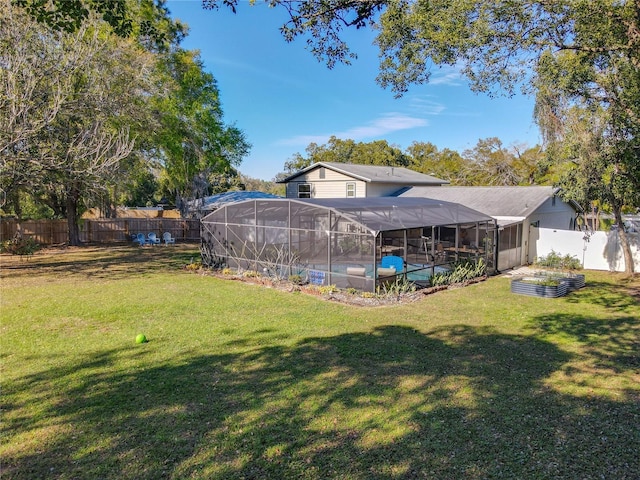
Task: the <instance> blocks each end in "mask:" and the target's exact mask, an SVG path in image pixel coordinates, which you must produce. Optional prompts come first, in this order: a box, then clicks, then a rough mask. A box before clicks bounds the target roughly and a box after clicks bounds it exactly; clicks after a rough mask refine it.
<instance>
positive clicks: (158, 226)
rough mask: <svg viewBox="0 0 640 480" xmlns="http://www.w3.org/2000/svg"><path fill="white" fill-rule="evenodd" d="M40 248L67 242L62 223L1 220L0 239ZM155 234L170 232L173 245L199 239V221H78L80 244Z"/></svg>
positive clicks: (120, 219)
mask: <svg viewBox="0 0 640 480" xmlns="http://www.w3.org/2000/svg"><path fill="white" fill-rule="evenodd" d="M18 231H19V232H20V234H21V235H22V237H23V238H31V239H33V240H34V241H35V242H37V243H39V244H41V245H55V244H61V243H66V242H68V240H69V233H68V229H67V221H66V220H25V221H21V222H18V221H16V220H3V221H2V228H1V229H0V234H1V236H0V240H1V241H5V240H10V239H12V238H13V237H14V236H15V235H16V233H17V232H18ZM149 232H155V234H156V235H158V236H159V237H160V238H162V234H163V233H164V232H169V233H171V236H172V237H174V238H175V239H176V241H177V242H180V241H183V242H197V241H199V240H200V220H197V219H181V218H103V219H86V220H81V221H80V241H82V242H84V243H126V242H131V241H132V235H136V234H137V233H143V234H144V235H145V236H146V235H147V234H148V233H149Z"/></svg>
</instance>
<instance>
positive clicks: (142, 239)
mask: <svg viewBox="0 0 640 480" xmlns="http://www.w3.org/2000/svg"><path fill="white" fill-rule="evenodd" d="M133 241H134V242H135V243H138V244H139V245H140V246H141V247H144V246H145V245H146V244H147V237H145V236H144V233H139V234H137V235H136V236H135V237H134V239H133Z"/></svg>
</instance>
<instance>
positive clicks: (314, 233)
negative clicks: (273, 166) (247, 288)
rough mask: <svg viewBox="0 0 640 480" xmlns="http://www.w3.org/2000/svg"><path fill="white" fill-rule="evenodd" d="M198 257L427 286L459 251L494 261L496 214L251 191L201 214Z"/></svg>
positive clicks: (442, 205)
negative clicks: (253, 195)
mask: <svg viewBox="0 0 640 480" xmlns="http://www.w3.org/2000/svg"><path fill="white" fill-rule="evenodd" d="M201 229H202V231H201V238H202V243H201V252H202V260H203V264H205V265H207V266H210V267H229V268H235V269H239V270H251V271H256V272H258V273H260V274H262V275H269V276H275V277H279V278H283V279H287V278H290V277H291V276H294V275H297V276H299V277H300V278H301V279H303V280H307V281H309V282H311V283H313V284H317V285H335V286H336V287H339V288H349V287H353V288H356V289H358V290H362V291H371V292H373V291H376V288H377V287H378V286H380V285H382V284H388V283H389V282H393V281H395V280H396V279H406V280H409V281H411V282H415V283H416V284H418V285H421V286H426V285H428V284H429V278H430V277H431V276H432V275H434V274H435V273H436V272H440V271H445V270H447V269H449V268H450V267H451V265H452V264H453V263H454V262H456V261H458V260H462V259H472V260H477V259H480V258H483V259H484V260H485V262H486V264H487V268H488V270H489V272H491V271H493V269H494V235H495V223H494V220H493V219H492V218H491V217H489V216H487V215H484V214H482V213H480V212H477V211H475V210H471V209H469V208H467V207H464V206H462V205H459V204H456V203H450V202H443V201H439V200H431V199H425V198H398V197H379V198H349V199H284V198H282V199H255V200H247V201H242V202H236V203H231V204H227V205H225V206H223V207H221V208H220V209H218V210H216V211H215V212H212V213H210V214H209V215H207V216H206V217H204V218H203V219H202V225H201Z"/></svg>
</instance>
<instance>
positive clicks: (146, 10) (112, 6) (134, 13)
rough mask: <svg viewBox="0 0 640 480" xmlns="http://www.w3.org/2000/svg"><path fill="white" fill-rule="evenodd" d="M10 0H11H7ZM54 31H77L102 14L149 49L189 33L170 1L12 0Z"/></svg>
mask: <svg viewBox="0 0 640 480" xmlns="http://www.w3.org/2000/svg"><path fill="white" fill-rule="evenodd" d="M5 1H9V0H5ZM10 1H11V2H12V3H13V4H14V5H16V6H19V7H21V8H22V9H23V10H24V11H25V12H26V13H27V14H29V15H30V16H31V17H32V18H33V19H35V20H37V21H38V22H40V23H43V24H45V25H47V26H48V27H50V28H51V29H52V30H56V31H62V32H67V33H73V32H75V31H77V30H78V29H79V28H80V27H81V26H82V24H83V23H84V22H86V21H87V20H88V19H89V18H91V17H99V18H101V19H102V20H103V21H104V22H105V23H106V24H108V25H109V26H110V27H111V29H112V31H113V32H114V33H115V34H116V35H118V36H120V37H123V38H125V37H126V38H137V39H138V41H139V42H140V43H141V44H142V45H144V46H145V47H146V48H147V50H149V51H168V50H169V48H170V47H171V45H174V44H177V43H179V42H180V40H181V39H182V38H183V37H184V35H185V34H186V27H185V25H183V24H181V23H180V22H177V21H173V20H171V19H170V17H169V11H168V9H167V8H166V0H109V1H104V0H49V1H42V0H10Z"/></svg>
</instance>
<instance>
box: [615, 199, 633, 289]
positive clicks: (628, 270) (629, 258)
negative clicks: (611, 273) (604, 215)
mask: <svg viewBox="0 0 640 480" xmlns="http://www.w3.org/2000/svg"><path fill="white" fill-rule="evenodd" d="M613 215H614V217H615V219H616V225H617V226H618V235H620V246H621V247H622V256H623V258H624V273H625V274H627V275H629V276H633V274H634V271H635V268H634V264H633V254H632V253H631V245H630V244H629V237H627V232H626V231H625V229H624V222H623V221H622V209H621V208H620V207H618V206H617V205H615V206H614V207H613Z"/></svg>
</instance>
